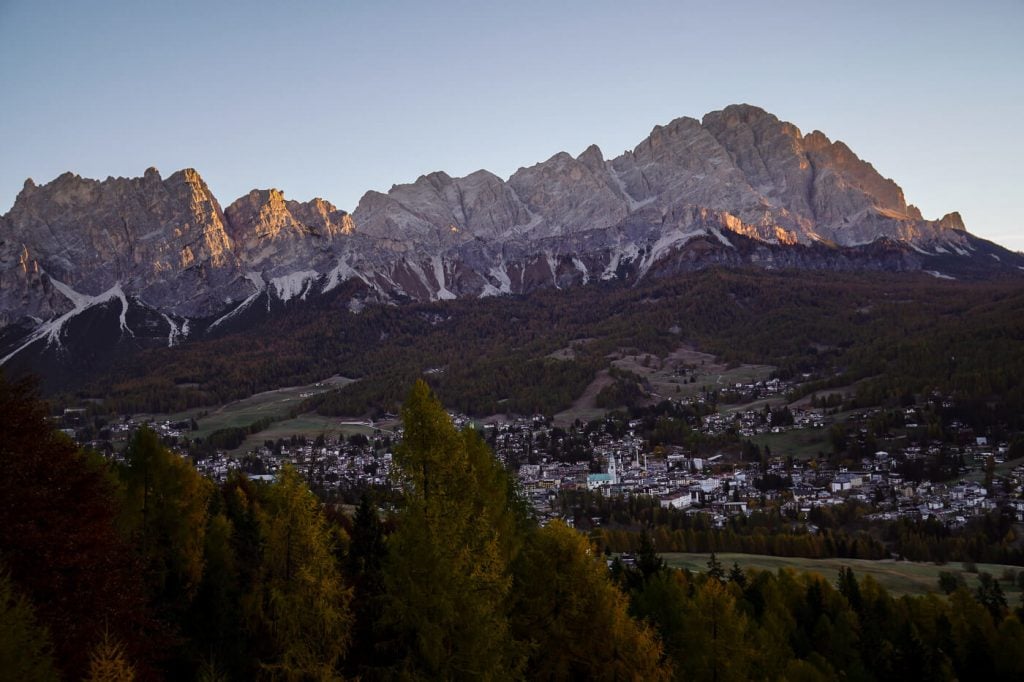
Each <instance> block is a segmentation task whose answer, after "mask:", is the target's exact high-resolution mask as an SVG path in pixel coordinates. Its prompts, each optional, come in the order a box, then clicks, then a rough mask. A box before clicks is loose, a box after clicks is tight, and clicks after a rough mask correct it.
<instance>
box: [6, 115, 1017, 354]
mask: <svg viewBox="0 0 1024 682" xmlns="http://www.w3.org/2000/svg"><path fill="white" fill-rule="evenodd" d="M953 256H955V258H953V259H952V260H950V257H953ZM958 259H959V260H958ZM979 260H980V261H982V262H983V265H980V264H979ZM711 264H726V265H743V264H753V265H757V266H761V267H803V268H827V269H885V270H923V271H929V272H933V273H935V274H936V276H940V275H941V276H956V274H957V273H960V272H967V273H968V274H972V273H974V274H977V273H985V274H989V273H990V271H992V270H998V271H1004V272H1019V269H1020V268H1021V267H1022V266H1024V259H1021V258H1020V256H1019V255H1018V254H1013V253H1011V252H1009V251H1006V250H1005V249H1001V248H1000V247H997V246H995V245H993V244H990V243H988V242H985V241H984V240H980V239H978V238H976V237H974V236H972V235H970V234H969V233H968V232H966V231H965V229H964V226H963V223H962V221H961V220H960V217H959V215H958V214H956V213H952V214H949V215H947V216H944V217H943V218H942V219H940V220H933V221H930V220H924V219H923V218H922V216H921V214H920V211H918V210H917V209H916V208H915V207H913V206H912V205H908V204H907V203H906V200H905V198H904V196H903V192H902V190H901V189H900V188H899V186H898V185H896V183H895V182H893V181H892V180H889V179H887V178H884V177H882V176H881V175H880V174H879V173H877V171H875V169H874V168H873V167H872V166H871V165H870V164H868V163H866V162H864V161H862V160H861V159H859V158H858V157H857V156H856V155H854V154H853V152H852V151H850V149H849V148H848V147H846V145H844V144H843V143H841V142H831V141H830V140H829V139H828V138H827V137H825V135H824V134H822V133H820V132H818V131H814V132H812V133H809V134H807V135H803V134H802V133H801V132H800V131H799V130H798V129H797V128H796V127H795V126H793V125H792V124H789V123H786V122H783V121H780V120H779V119H778V118H776V117H775V116H773V115H771V114H769V113H767V112H765V111H763V110H761V109H758V108H756V107H752V106H749V105H734V106H730V107H727V108H725V109H724V110H722V111H716V112H712V113H710V114H707V115H706V116H705V117H704V119H703V121H697V120H696V119H692V118H680V119H676V120H675V121H672V122H671V123H669V124H668V125H666V126H657V127H655V129H654V130H653V131H652V132H651V134H650V135H649V136H648V137H647V138H645V139H644V140H643V141H641V142H640V143H639V144H638V145H637V146H636V147H635V148H634V149H633V150H630V151H627V152H625V153H623V154H622V155H620V156H618V157H616V158H614V159H611V160H606V159H605V158H604V156H603V154H602V153H601V151H600V149H598V148H597V147H596V146H591V147H589V148H587V149H586V150H585V151H584V152H583V153H582V154H580V155H579V156H578V157H575V158H574V157H572V156H571V155H569V154H567V153H565V152H561V153H558V154H556V155H554V156H553V157H551V158H550V159H548V160H547V161H544V162H542V163H538V164H536V165H534V166H532V167H529V168H522V169H520V170H518V171H517V172H516V173H514V174H513V175H512V176H511V177H510V178H509V179H508V180H507V181H505V180H502V179H501V178H499V177H497V176H495V175H494V174H492V173H489V172H487V171H483V170H481V171H477V172H475V173H472V174H470V175H468V176H466V177H463V178H452V177H450V176H448V175H447V174H445V173H443V172H436V173H431V174H429V175H425V176H422V177H420V178H419V179H417V180H416V181H415V182H413V183H410V184H405V185H397V186H395V187H392V189H391V190H390V191H389V192H387V193H386V194H385V193H380V192H373V191H371V192H367V193H366V194H365V195H364V196H363V197H362V199H361V200H360V202H359V205H358V206H357V207H356V209H355V211H354V212H353V213H351V214H349V213H347V212H345V211H342V210H338V209H337V208H336V207H334V206H333V205H331V204H330V203H329V202H326V201H324V200H322V199H314V200H312V201H309V202H305V203H301V202H297V201H289V200H286V199H285V198H284V196H283V195H282V194H281V192H279V191H277V190H273V189H271V190H253V191H252V192H250V193H249V194H247V195H245V196H243V197H241V198H239V199H238V200H236V201H235V202H233V203H232V204H231V205H229V206H228V207H227V208H226V209H223V210H222V209H221V207H220V204H219V203H218V201H217V199H216V198H215V197H214V196H213V195H212V193H211V192H210V191H209V189H208V187H207V186H206V184H205V182H203V180H202V178H201V177H200V176H199V174H198V173H196V172H195V171H194V170H191V169H187V170H184V171H178V172H176V173H174V174H172V175H171V176H169V177H168V178H166V179H163V178H161V176H160V174H159V173H158V172H157V171H156V170H155V169H149V170H147V171H146V173H145V174H144V176H143V177H141V178H132V179H125V178H109V179H107V180H105V181H96V180H88V179H83V178H79V177H78V176H75V175H72V174H70V173H66V174H64V175H62V176H60V177H58V178H57V179H56V180H54V181H53V182H51V183H48V184H46V185H43V186H41V187H37V186H36V185H35V184H34V183H33V182H32V181H31V180H29V181H27V182H26V184H25V188H24V189H23V190H22V192H21V193H20V194H19V196H18V198H17V200H16V202H15V205H14V207H13V208H12V209H11V211H10V212H9V213H8V214H7V215H5V216H3V217H0V285H2V286H0V326H3V327H6V328H7V333H5V337H7V338H15V337H17V338H16V341H14V342H10V343H8V344H7V345H5V346H4V347H3V348H0V360H4V361H5V360H7V359H8V358H9V357H11V356H12V354H13V353H15V352H18V351H20V350H21V349H22V348H28V347H30V346H32V345H33V344H39V343H43V344H46V345H53V344H57V345H59V344H60V341H61V338H62V335H63V334H65V332H66V329H65V324H66V323H67V322H68V320H70V319H72V318H73V317H75V316H76V315H78V314H80V313H81V312H83V311H84V310H87V309H88V308H90V307H91V306H95V305H100V304H103V305H108V304H110V302H111V301H112V300H113V299H117V300H120V301H122V305H123V310H122V314H121V316H120V320H122V321H123V320H124V319H125V315H126V314H127V311H128V310H129V308H130V307H131V306H137V307H140V308H143V309H147V310H150V311H151V312H152V315H150V317H154V316H155V317H156V318H158V319H163V320H164V321H165V322H164V324H165V328H161V329H155V332H154V339H161V340H164V339H165V340H166V342H167V343H169V344H173V343H175V342H177V341H180V340H181V339H184V338H186V337H187V336H188V334H189V333H197V332H198V331H200V330H207V331H211V330H217V329H223V328H225V327H226V326H228V325H229V323H230V322H231V321H232V320H237V319H239V318H240V317H244V313H245V312H246V311H247V310H250V309H251V308H253V307H254V306H263V305H265V306H266V307H267V309H269V308H270V307H271V303H272V301H277V302H281V301H285V302H287V301H291V300H294V299H301V298H306V297H308V296H310V295H319V294H322V293H325V292H330V291H332V290H334V289H335V288H337V287H338V285H339V284H341V283H343V282H349V283H351V284H353V285H354V289H353V290H354V295H353V297H352V300H351V305H352V306H356V307H358V306H359V305H362V303H363V302H364V301H365V300H367V299H372V300H382V301H388V300H390V301H394V300H402V299H416V300H437V299H446V298H454V297H459V296H487V295H500V294H510V293H525V292H529V291H531V290H533V289H536V288H539V287H546V286H553V287H569V286H574V285H580V284H587V283H588V282H591V281H594V280H619V281H624V282H634V281H637V280H639V279H642V278H644V277H648V276H657V275H658V274H659V273H668V272H677V271H680V270H688V269H696V268H700V267H706V266H707V265H711ZM157 326H158V327H159V325H157ZM130 331H131V330H130V329H126V330H125V332H126V333H128V332H130ZM156 332H158V333H156Z"/></svg>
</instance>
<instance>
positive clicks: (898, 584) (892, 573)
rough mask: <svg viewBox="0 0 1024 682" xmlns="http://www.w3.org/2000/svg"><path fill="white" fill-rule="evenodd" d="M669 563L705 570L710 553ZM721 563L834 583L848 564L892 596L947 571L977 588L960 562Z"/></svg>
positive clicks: (921, 587) (923, 588) (1012, 595)
mask: <svg viewBox="0 0 1024 682" xmlns="http://www.w3.org/2000/svg"><path fill="white" fill-rule="evenodd" d="M662 556H663V557H664V559H665V561H666V563H668V565H669V566H672V567H674V568H687V569H689V570H691V571H695V572H703V571H706V570H707V563H708V558H709V557H710V555H709V554H689V553H678V552H669V553H665V554H663V555H662ZM716 556H717V557H718V560H719V561H720V562H721V563H722V566H724V567H725V568H726V570H728V569H729V568H731V567H732V565H733V562H736V563H738V564H739V565H740V567H741V568H743V569H748V568H756V569H760V570H766V571H772V572H775V571H777V570H778V569H780V568H792V569H795V570H797V571H808V572H811V573H818V574H819V575H821V576H823V577H824V578H825V579H826V580H828V581H829V582H831V583H833V584H835V583H836V580H837V579H838V577H839V568H840V567H842V566H848V567H850V568H852V569H853V572H854V574H855V575H857V576H858V577H863V576H866V575H870V576H871V577H872V578H874V579H875V580H877V581H878V582H879V583H880V584H881V585H882V586H883V587H885V589H887V590H889V592H891V593H893V594H894V595H897V596H899V595H905V594H907V595H919V594H928V593H936V594H941V591H940V590H939V573H940V572H942V571H948V572H953V573H961V574H962V575H963V577H964V580H965V581H966V582H967V586H968V587H969V588H970V589H972V590H973V589H975V588H977V587H978V584H979V582H978V576H977V574H976V573H969V572H966V571H964V570H963V566H962V565H961V564H959V563H951V564H947V565H945V566H938V565H936V564H925V563H916V562H912V561H888V560H884V561H869V560H866V559H802V558H795V557H775V556H766V555H763V554H731V553H726V554H718V555H716ZM977 568H978V571H984V572H986V573H990V574H992V575H993V576H995V577H996V578H997V579H998V578H1000V577H1001V576H1002V575H1003V571H1004V570H1007V569H1009V570H1011V571H1014V572H1019V571H1021V570H1024V569H1022V568H1021V567H1019V566H1004V565H1003V564H978V565H977ZM999 586H1000V587H1001V588H1002V589H1003V592H1004V593H1005V594H1006V601H1007V602H1008V603H1010V604H1017V603H1018V602H1019V600H1020V597H1019V595H1020V592H1021V591H1020V589H1019V588H1018V587H1017V586H1016V585H1014V584H1011V583H1009V582H1006V581H1003V580H1000V582H999Z"/></svg>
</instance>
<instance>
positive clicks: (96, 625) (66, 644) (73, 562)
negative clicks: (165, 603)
mask: <svg viewBox="0 0 1024 682" xmlns="http://www.w3.org/2000/svg"><path fill="white" fill-rule="evenodd" d="M46 416H47V413H46V408H45V406H44V405H43V404H42V403H41V402H39V401H38V400H37V399H36V396H35V392H34V390H33V388H32V386H31V385H30V384H28V383H26V382H24V381H21V382H18V383H10V382H8V381H7V380H6V379H5V378H4V377H3V376H2V374H0V562H2V563H3V564H4V565H5V566H6V568H7V570H8V571H9V574H10V580H11V582H12V584H13V585H14V586H15V590H16V591H18V592H19V593H20V594H22V595H23V596H24V597H25V598H26V599H28V600H29V601H30V602H31V604H32V605H33V608H34V610H35V614H36V618H37V619H38V622H39V624H40V625H42V626H44V627H45V628H46V629H48V630H49V632H50V635H51V637H52V638H53V645H54V659H55V662H56V665H57V668H58V669H59V670H60V671H61V672H62V673H63V675H64V676H65V677H70V678H78V677H81V676H82V672H83V671H85V670H86V669H87V667H88V663H89V658H90V655H91V653H92V651H93V650H94V649H95V648H97V647H98V646H100V644H101V643H102V641H103V638H104V636H107V635H109V636H110V637H113V638H115V639H117V640H118V641H119V642H121V643H122V644H123V645H124V647H125V650H126V651H127V652H128V653H129V655H130V656H131V657H132V658H133V659H134V660H136V661H139V662H140V664H143V663H149V662H152V661H153V660H154V659H155V658H156V656H157V647H158V646H159V645H162V644H164V643H165V641H166V640H165V638H163V636H162V633H161V632H160V630H161V628H160V627H159V625H158V624H157V623H155V622H154V620H153V619H152V617H151V611H150V609H149V607H148V605H147V599H146V594H145V591H144V586H143V584H142V582H141V580H140V579H139V575H140V570H139V569H140V564H139V561H138V557H137V555H136V554H135V553H134V552H133V551H132V549H131V547H130V546H129V545H128V543H127V542H126V541H125V540H124V539H123V538H122V536H121V535H120V534H119V533H118V531H117V528H116V527H115V519H116V516H117V505H116V497H115V485H114V482H113V481H114V479H113V478H112V477H111V475H110V473H109V471H108V470H107V469H106V466H105V464H104V463H103V462H102V461H101V460H96V459H93V458H91V457H89V456H87V455H85V454H83V453H82V452H80V451H79V449H78V448H77V447H76V446H75V445H74V444H73V443H72V442H71V441H70V440H68V439H67V438H66V437H64V435H63V434H61V433H59V432H57V431H55V430H54V429H53V428H52V427H51V426H50V424H49V423H48V422H47V419H46ZM146 669H147V666H146V665H141V667H140V672H143V673H144V672H145V670H146Z"/></svg>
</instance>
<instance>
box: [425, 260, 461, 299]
mask: <svg viewBox="0 0 1024 682" xmlns="http://www.w3.org/2000/svg"><path fill="white" fill-rule="evenodd" d="M430 263H431V265H433V266H434V279H436V280H437V298H438V299H439V300H442V301H451V300H454V299H455V298H457V297H456V296H455V294H453V293H452V292H450V291H448V288H447V287H446V286H445V281H444V263H442V262H441V257H440V256H432V257H431V258H430Z"/></svg>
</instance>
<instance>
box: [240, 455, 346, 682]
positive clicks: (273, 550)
mask: <svg viewBox="0 0 1024 682" xmlns="http://www.w3.org/2000/svg"><path fill="white" fill-rule="evenodd" d="M264 511H265V512H266V517H265V520H264V522H263V524H262V527H263V545H264V553H263V565H262V571H261V575H260V590H261V595H262V598H261V599H260V601H259V607H260V609H261V612H260V614H259V615H260V617H261V619H262V620H263V623H264V627H265V628H266V629H267V630H268V631H269V634H270V638H271V641H272V642H273V646H274V649H275V650H274V651H273V652H263V653H264V656H265V657H266V658H265V660H264V662H263V663H264V669H265V670H266V671H268V672H270V673H271V674H272V676H274V677H279V678H282V679H286V680H306V679H312V680H333V679H338V674H337V667H338V665H339V663H340V660H341V657H342V655H343V654H344V653H345V649H346V647H347V646H348V641H349V635H350V629H351V628H350V626H351V612H350V603H349V602H350V600H351V591H350V590H348V589H347V588H346V587H345V586H344V585H343V584H342V579H341V571H340V570H339V567H338V563H337V559H336V557H335V555H334V547H333V543H332V534H331V531H330V528H329V527H328V524H327V521H326V519H325V518H324V514H323V510H322V509H321V507H320V501H319V500H318V499H317V498H316V496H315V495H314V494H313V493H312V492H311V491H310V490H309V488H307V487H306V484H305V482H304V481H303V480H302V478H301V477H300V476H299V474H298V472H296V471H295V469H294V468H292V467H291V466H285V467H284V468H283V469H282V470H281V472H280V474H279V476H278V480H277V481H276V482H275V483H274V484H273V485H272V486H270V488H269V490H268V491H267V495H266V502H265V505H264ZM267 653H270V655H269V656H268V655H266V654H267Z"/></svg>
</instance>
